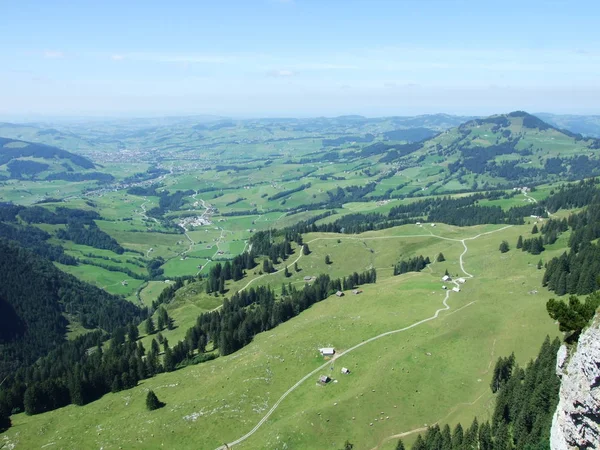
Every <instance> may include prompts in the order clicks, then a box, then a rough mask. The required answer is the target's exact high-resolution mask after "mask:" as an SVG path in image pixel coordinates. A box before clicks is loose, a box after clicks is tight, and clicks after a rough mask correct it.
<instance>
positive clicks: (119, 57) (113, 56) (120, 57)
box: [110, 54, 125, 61]
mask: <svg viewBox="0 0 600 450" xmlns="http://www.w3.org/2000/svg"><path fill="white" fill-rule="evenodd" d="M110 59H112V60H113V61H123V60H124V59H125V55H118V54H116V55H112V56H111V57H110Z"/></svg>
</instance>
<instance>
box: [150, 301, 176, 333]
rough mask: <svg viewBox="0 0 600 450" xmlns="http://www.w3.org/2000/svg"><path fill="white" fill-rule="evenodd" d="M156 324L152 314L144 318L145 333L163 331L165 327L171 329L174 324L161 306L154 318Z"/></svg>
mask: <svg viewBox="0 0 600 450" xmlns="http://www.w3.org/2000/svg"><path fill="white" fill-rule="evenodd" d="M156 323H157V324H156V325H154V319H153V318H152V316H150V317H148V318H147V319H146V334H154V333H156V332H157V331H163V330H164V329H165V328H166V329H168V330H172V329H173V328H174V327H175V325H174V322H173V319H172V318H171V317H169V313H167V310H166V309H165V308H163V307H159V308H158V317H157V319H156Z"/></svg>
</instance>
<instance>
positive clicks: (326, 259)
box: [325, 255, 331, 265]
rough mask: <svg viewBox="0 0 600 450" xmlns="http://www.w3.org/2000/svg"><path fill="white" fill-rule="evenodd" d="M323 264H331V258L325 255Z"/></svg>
mask: <svg viewBox="0 0 600 450" xmlns="http://www.w3.org/2000/svg"><path fill="white" fill-rule="evenodd" d="M325 264H327V265H329V264H331V258H330V257H329V255H325Z"/></svg>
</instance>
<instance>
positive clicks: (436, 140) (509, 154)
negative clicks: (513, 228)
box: [380, 111, 600, 193]
mask: <svg viewBox="0 0 600 450" xmlns="http://www.w3.org/2000/svg"><path fill="white" fill-rule="evenodd" d="M599 148H600V140H597V139H592V138H583V137H582V136H581V135H577V134H574V133H572V132H569V131H566V130H560V129H558V128H556V127H554V126H552V125H550V124H548V123H546V122H544V121H542V120H541V119H539V118H538V117H536V116H533V115H531V114H528V113H526V112H523V111H516V112H512V113H510V114H502V115H495V116H490V117H487V118H483V119H474V120H470V121H468V122H465V123H463V124H462V125H460V126H458V127H456V128H452V129H450V130H447V131H445V132H442V133H440V134H439V135H437V136H435V137H433V138H431V139H428V140H425V141H423V142H421V143H420V144H419V145H418V146H416V147H415V145H414V144H411V145H408V146H406V145H404V146H392V147H391V148H389V149H388V151H387V153H386V154H385V155H384V156H383V157H382V158H381V159H380V162H384V163H390V164H392V165H394V166H396V167H397V168H398V169H399V171H400V173H401V174H406V176H407V177H408V174H409V173H414V168H419V169H421V171H420V172H419V173H418V174H419V179H420V180H421V182H424V183H425V189H430V192H431V191H438V192H439V193H441V192H444V191H449V190H453V191H456V190H461V189H464V190H466V189H474V188H475V189H476V188H477V187H483V188H491V187H513V186H517V185H524V184H530V183H531V184H536V183H541V182H547V181H552V180H559V179H564V180H574V179H581V178H585V177H590V176H596V175H600V154H599V152H598V149H599ZM409 169H412V170H409ZM421 177H422V178H421Z"/></svg>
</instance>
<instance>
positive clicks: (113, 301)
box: [0, 238, 145, 379]
mask: <svg viewBox="0 0 600 450" xmlns="http://www.w3.org/2000/svg"><path fill="white" fill-rule="evenodd" d="M0 255H2V258H0V379H2V378H4V376H5V375H6V374H7V373H9V372H11V371H13V370H14V369H16V368H17V367H20V366H23V365H27V364H31V363H32V362H34V361H35V360H37V359H38V358H39V357H40V356H42V355H44V354H46V353H47V352H48V351H49V350H51V349H52V348H54V347H55V346H56V345H58V344H59V343H60V342H62V341H64V339H65V333H66V331H67V329H66V327H67V324H68V322H67V319H66V318H65V313H66V314H69V315H70V316H71V317H73V318H74V319H76V320H77V321H78V322H80V323H81V324H82V325H83V326H84V327H85V328H89V329H94V328H102V329H104V330H107V331H113V330H115V329H116V328H118V327H121V326H123V325H125V324H127V323H130V322H139V321H141V320H142V319H143V318H144V315H145V311H143V310H141V309H139V308H138V307H137V306H135V305H133V304H132V303H130V302H127V301H125V300H122V299H120V298H118V297H115V296H113V295H110V294H108V293H106V292H105V291H103V290H101V289H99V288H97V287H94V286H91V285H89V284H87V283H84V282H82V281H80V280H78V279H76V278H75V277H73V276H72V275H68V274H66V273H64V272H62V271H60V270H59V269H57V268H56V267H55V266H54V265H53V264H52V263H50V262H49V261H47V260H46V259H44V258H42V257H40V256H38V255H36V254H34V253H32V252H31V251H29V250H27V249H24V248H22V247H19V246H18V245H17V244H16V243H14V242H9V241H7V240H5V239H1V238H0Z"/></svg>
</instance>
